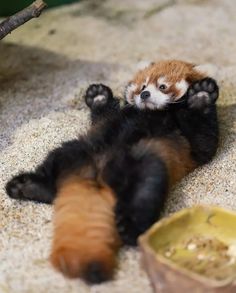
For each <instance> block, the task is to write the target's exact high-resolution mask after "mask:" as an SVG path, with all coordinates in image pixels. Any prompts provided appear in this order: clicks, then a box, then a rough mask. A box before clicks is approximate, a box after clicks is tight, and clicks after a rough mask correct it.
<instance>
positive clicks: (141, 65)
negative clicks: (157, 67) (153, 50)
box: [136, 60, 155, 70]
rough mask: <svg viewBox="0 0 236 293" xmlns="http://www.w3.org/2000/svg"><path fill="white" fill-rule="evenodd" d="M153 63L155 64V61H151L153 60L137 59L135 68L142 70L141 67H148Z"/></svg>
mask: <svg viewBox="0 0 236 293" xmlns="http://www.w3.org/2000/svg"><path fill="white" fill-rule="evenodd" d="M153 64H155V62H153V61H147V60H143V61H139V62H138V63H137V66H136V69H137V70H143V69H146V68H148V67H149V66H152V65H153Z"/></svg>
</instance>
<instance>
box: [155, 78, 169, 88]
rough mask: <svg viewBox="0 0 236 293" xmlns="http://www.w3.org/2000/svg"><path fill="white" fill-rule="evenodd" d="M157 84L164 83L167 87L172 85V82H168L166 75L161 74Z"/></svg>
mask: <svg viewBox="0 0 236 293" xmlns="http://www.w3.org/2000/svg"><path fill="white" fill-rule="evenodd" d="M157 84H158V85H161V84H164V85H166V86H167V87H169V86H170V84H169V83H168V82H167V80H166V78H165V77H164V76H161V77H159V78H158V80H157Z"/></svg>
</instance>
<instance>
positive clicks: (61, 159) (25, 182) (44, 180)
mask: <svg viewBox="0 0 236 293" xmlns="http://www.w3.org/2000/svg"><path fill="white" fill-rule="evenodd" d="M85 166H87V167H86V169H83V167H85ZM88 166H89V167H90V168H89V167H88ZM78 170H80V172H81V173H82V174H81V176H94V174H92V173H93V172H95V168H94V165H93V161H92V159H91V156H90V153H89V148H88V146H87V145H86V142H84V141H83V140H73V141H70V142H67V143H64V144H63V145H62V146H61V147H59V148H57V149H55V150H53V151H52V152H50V153H49V155H48V156H47V157H46V159H45V160H44V162H43V163H42V164H41V165H39V166H38V167H37V168H36V170H35V171H34V172H27V173H21V174H19V175H17V176H15V177H13V178H12V179H11V180H10V181H9V182H8V183H7V185H6V192H7V194H8V195H9V196H10V197H11V198H14V199H20V200H33V201H37V202H43V203H52V201H53V200H54V198H55V196H56V191H57V180H58V179H59V178H60V177H63V176H67V175H68V174H69V173H73V172H78ZM88 173H90V174H88Z"/></svg>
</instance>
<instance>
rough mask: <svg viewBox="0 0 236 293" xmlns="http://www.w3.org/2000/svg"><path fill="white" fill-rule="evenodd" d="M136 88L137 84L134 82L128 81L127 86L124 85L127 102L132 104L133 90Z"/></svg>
mask: <svg viewBox="0 0 236 293" xmlns="http://www.w3.org/2000/svg"><path fill="white" fill-rule="evenodd" d="M136 89H137V84H135V83H134V82H132V81H130V82H129V83H128V84H127V86H126V87H125V93H124V96H125V100H126V101H127V102H128V103H129V104H134V92H135V90H136Z"/></svg>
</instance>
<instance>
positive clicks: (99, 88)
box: [85, 84, 120, 124]
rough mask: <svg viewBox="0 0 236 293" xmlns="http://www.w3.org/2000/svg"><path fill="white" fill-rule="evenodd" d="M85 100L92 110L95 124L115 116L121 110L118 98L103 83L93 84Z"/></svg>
mask: <svg viewBox="0 0 236 293" xmlns="http://www.w3.org/2000/svg"><path fill="white" fill-rule="evenodd" d="M85 102H86V104H87V106H88V107H89V108H90V110H91V119H92V123H93V124H96V123H97V122H100V121H101V120H103V119H109V117H113V115H115V114H117V113H119V110H120V105H119V101H118V99H116V98H114V97H113V93H112V90H111V89H110V88H109V87H108V86H105V85H103V84H91V85H90V86H89V87H88V89H87V91H86V93H85Z"/></svg>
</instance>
